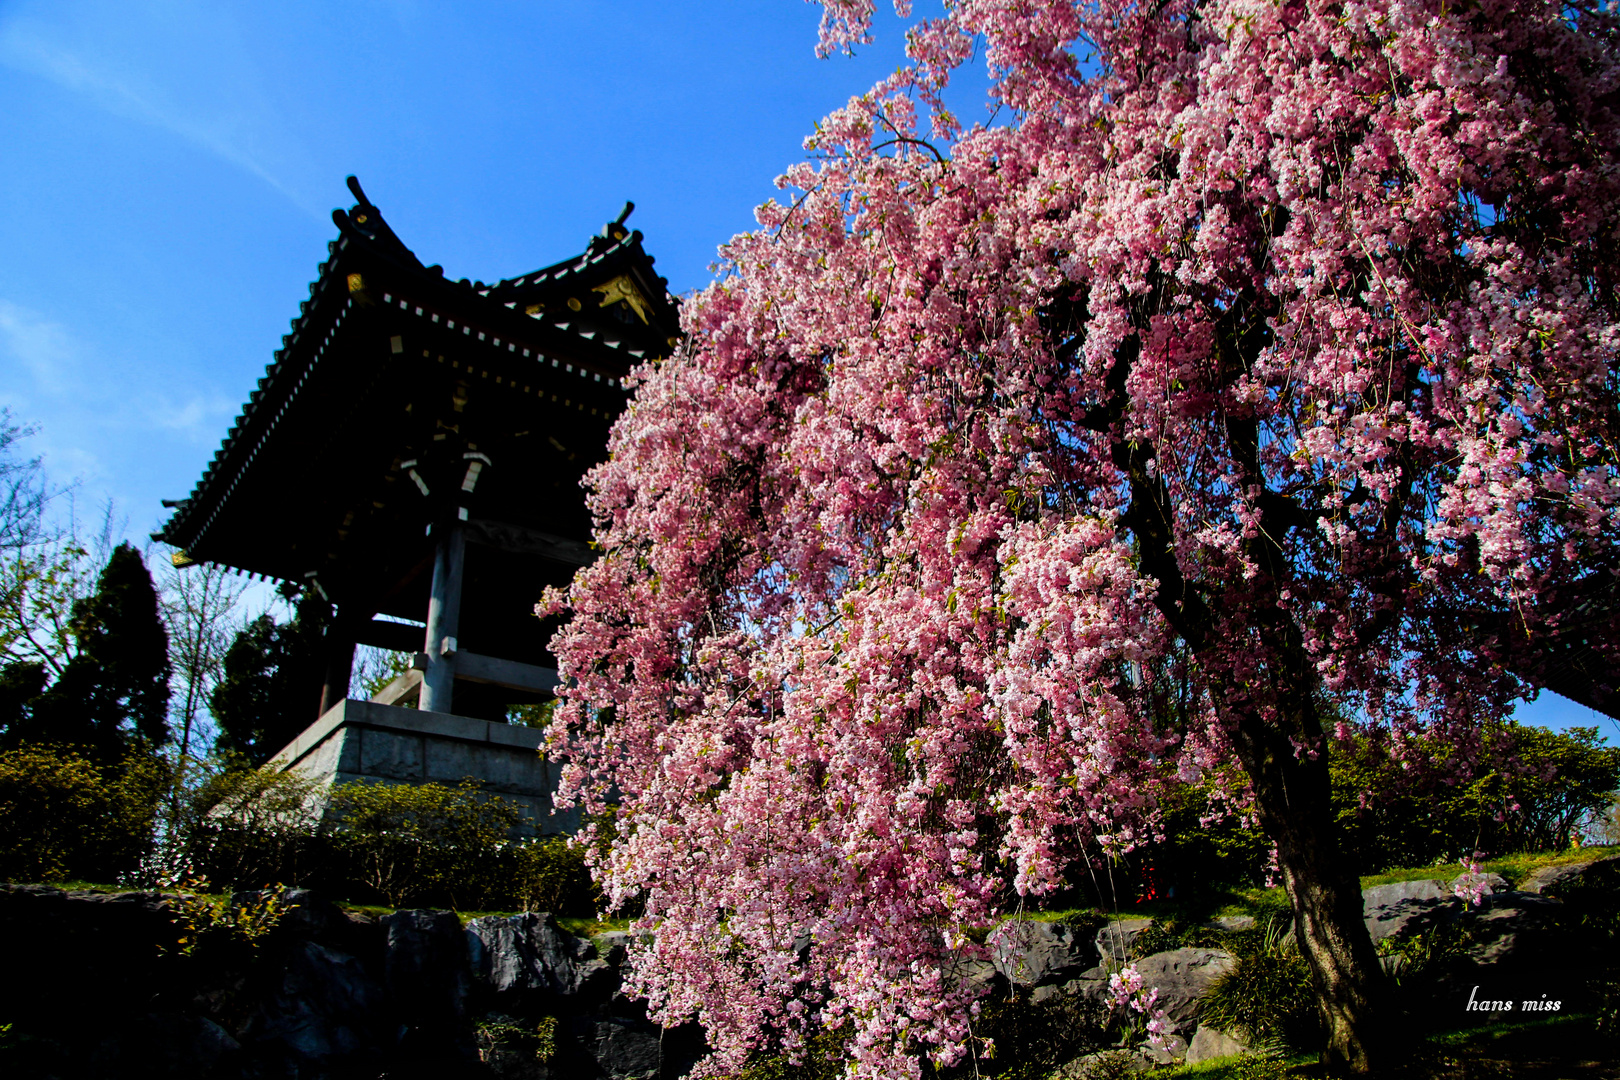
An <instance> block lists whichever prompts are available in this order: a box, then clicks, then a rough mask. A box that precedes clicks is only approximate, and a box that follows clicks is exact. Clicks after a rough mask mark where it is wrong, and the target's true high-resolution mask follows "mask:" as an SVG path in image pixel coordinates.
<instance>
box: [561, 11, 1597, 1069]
mask: <svg viewBox="0 0 1620 1080" xmlns="http://www.w3.org/2000/svg"><path fill="white" fill-rule="evenodd" d="M825 7H826V10H827V15H828V19H827V22H826V23H825V30H826V34H827V35H828V36H827V37H826V39H825V41H824V44H825V45H826V46H827V47H838V46H840V45H845V44H848V43H851V42H858V41H860V40H862V39H863V37H864V35H865V34H866V33H867V27H868V21H869V19H870V17H871V13H872V3H871V0H838V2H836V3H834V2H832V0H829V2H828V3H826V5H825ZM1617 34H1620V29H1617V26H1616V22H1615V19H1614V17H1613V16H1612V14H1610V13H1609V12H1607V11H1606V10H1602V9H1599V8H1596V7H1585V6H1582V5H1580V4H1573V5H1572V4H1569V3H1552V2H1520V0H1511V2H1510V0H1476V2H1472V3H1456V2H1454V0H1353V2H1344V0H1332V2H1328V0H1280V2H1272V0H1267V2H1265V3H1258V2H1255V0H1169V2H1167V3H1163V4H1155V5H1144V4H1137V3H1134V2H1131V0H1094V2H1087V3H1073V2H1066V0H1019V2H1017V3H1013V2H1009V0H950V2H949V3H947V5H946V14H945V15H944V16H943V17H942V18H939V19H934V20H931V21H926V22H923V23H920V24H919V25H918V26H916V27H915V28H914V30H913V32H912V34H911V36H910V38H909V49H910V54H911V57H912V63H911V65H910V66H908V67H906V68H905V69H903V70H901V71H900V72H898V73H896V74H895V75H894V76H893V77H891V78H890V79H888V80H886V81H885V82H884V83H882V84H880V85H879V86H878V87H876V88H874V89H873V91H872V92H871V93H869V94H867V95H865V96H863V97H861V98H858V99H855V100H853V101H851V102H850V104H849V105H848V106H847V107H846V108H844V109H841V110H839V111H838V112H836V113H834V114H833V115H831V116H829V117H827V118H826V119H825V120H824V121H823V122H822V123H821V124H820V125H819V126H818V127H817V129H816V132H815V134H814V135H813V136H812V137H811V138H810V139H809V140H808V141H807V146H808V148H809V150H810V151H811V154H812V157H811V160H809V161H807V162H805V163H803V164H800V165H797V166H795V167H793V168H792V169H790V170H789V172H788V173H787V175H786V176H785V177H784V178H783V180H782V186H783V187H784V189H786V191H787V196H786V198H785V199H784V201H782V202H780V203H768V204H766V205H765V206H763V207H761V208H760V211H759V222H760V228H759V229H758V230H757V231H755V232H752V233H748V234H745V235H742V236H738V237H736V238H735V239H734V240H732V241H731V243H730V244H728V245H727V246H726V247H725V248H724V249H723V255H724V258H725V260H726V262H727V269H726V272H725V273H724V275H723V276H722V277H721V279H720V280H718V281H717V282H716V283H715V284H714V285H712V286H711V287H710V288H708V289H707V290H705V291H704V292H703V293H701V294H699V295H698V296H696V297H695V298H693V299H692V300H691V301H690V302H689V303H688V304H687V305H686V308H685V314H684V319H685V327H686V330H687V333H688V342H687V344H686V345H685V346H684V347H683V348H682V349H681V350H680V351H679V352H678V353H677V355H675V356H674V357H671V358H670V359H668V360H666V361H663V362H661V363H657V364H651V365H648V366H646V367H644V368H643V369H641V370H640V371H639V372H638V373H637V374H636V376H635V381H636V382H637V384H638V385H637V388H636V392H635V397H634V400H633V401H632V403H631V405H630V407H629V409H628V411H627V412H626V413H625V415H624V416H623V418H622V419H621V420H620V422H619V423H618V425H617V427H616V428H615V430H614V434H613V436H612V446H611V449H612V460H611V461H610V462H609V463H608V464H606V465H605V466H603V467H601V468H600V469H598V470H596V471H595V472H594V473H593V474H592V475H591V477H590V480H589V484H590V488H591V494H590V499H591V507H592V510H593V512H594V513H595V515H596V519H597V522H598V528H597V538H598V541H599V543H600V546H601V548H602V557H601V558H600V559H599V560H598V561H597V562H596V563H595V564H593V565H592V566H590V567H588V568H587V569H585V570H583V571H582V572H581V573H580V575H579V576H578V577H577V579H576V580H575V582H574V584H573V585H572V587H571V588H570V589H568V590H567V591H566V593H558V594H553V595H551V596H549V597H548V598H547V600H546V602H545V604H544V605H543V607H544V609H545V610H546V611H548V612H551V613H556V614H563V615H567V616H568V621H567V622H566V623H565V624H564V626H563V629H562V630H561V631H560V632H559V633H558V635H557V637H556V639H555V640H554V642H553V650H554V652H555V654H556V656H557V658H558V662H559V664H560V667H561V672H562V675H563V679H564V684H565V689H564V691H563V699H564V704H563V706H562V707H561V708H560V709H559V710H558V712H557V715H556V720H555V723H554V725H553V727H552V729H551V733H550V752H551V753H552V754H553V755H555V756H556V757H557V758H559V759H561V760H563V761H565V762H566V768H565V781H564V791H563V797H564V799H565V800H566V799H573V800H576V801H577V802H578V803H579V804H580V805H582V806H584V807H585V808H586V809H587V810H588V811H589V812H590V813H592V814H594V815H598V817H597V818H596V820H597V821H599V822H600V823H601V825H600V826H599V828H598V832H597V833H596V835H595V837H594V840H593V846H592V848H591V850H592V852H593V859H594V867H595V871H596V873H597V874H598V876H599V879H600V881H601V882H602V884H603V887H604V888H605V890H606V893H607V896H608V897H609V899H610V900H611V901H612V902H614V903H621V902H631V901H635V902H638V903H642V904H644V909H643V910H644V911H645V916H644V919H643V922H642V924H641V925H643V926H644V927H646V928H649V929H651V930H653V931H655V935H654V936H653V938H652V939H651V944H650V945H649V946H647V947H645V948H644V949H642V950H641V951H639V952H638V953H637V954H636V956H635V957H634V977H633V982H632V989H634V990H636V991H638V992H640V993H641V994H643V995H645V996H646V997H647V999H648V1000H649V1002H650V1004H651V1008H652V1015H653V1016H654V1017H655V1018H657V1019H659V1020H662V1021H665V1022H668V1023H676V1022H680V1021H683V1020H685V1019H688V1018H693V1017H695V1018H697V1019H699V1020H701V1021H702V1023H703V1024H704V1025H705V1026H706V1028H707V1030H708V1033H709V1038H710V1042H711V1045H712V1046H713V1048H714V1051H715V1052H714V1055H713V1057H712V1058H711V1060H710V1062H709V1064H708V1065H707V1066H706V1068H708V1069H710V1070H711V1071H715V1072H720V1071H724V1070H727V1069H731V1068H735V1067H736V1066H738V1065H739V1064H741V1063H742V1062H743V1061H745V1060H746V1058H747V1056H748V1055H749V1054H750V1053H752V1052H754V1051H756V1050H761V1049H769V1048H785V1049H786V1050H788V1051H789V1052H793V1051H795V1050H796V1049H798V1048H801V1047H802V1046H803V1045H804V1042H805V1040H806V1039H807V1038H808V1036H809V1035H811V1034H812V1033H814V1032H815V1031H817V1030H819V1029H823V1028H827V1027H832V1028H836V1029H839V1030H841V1031H843V1032H845V1033H847V1034H848V1036H849V1039H848V1043H847V1053H848V1055H849V1060H850V1063H851V1064H850V1067H851V1070H852V1074H853V1075H857V1076H866V1077H892V1076H904V1075H915V1074H916V1070H917V1065H916V1062H917V1060H918V1058H919V1057H920V1056H925V1055H926V1056H930V1057H932V1058H933V1059H934V1060H936V1061H939V1062H951V1061H955V1060H958V1059H959V1058H960V1056H961V1055H962V1054H963V1053H964V1051H965V1048H966V1047H967V1046H968V1045H969V1040H970V1039H971V1038H972V1021H973V1018H974V1015H975V1013H974V1010H975V1007H976V1006H975V1002H976V999H977V995H978V994H979V984H977V983H975V982H973V981H972V980H970V979H968V978H967V977H966V976H967V972H968V970H969V969H968V967H967V966H966V965H965V961H968V960H972V959H974V958H975V957H976V956H982V953H983V950H982V949H981V948H980V947H979V946H976V945H975V944H974V943H973V942H974V937H973V934H972V931H974V930H975V928H982V927H984V926H986V925H988V924H990V923H992V922H993V921H994V920H996V919H997V918H999V917H1000V916H1001V915H1002V914H1003V913H1004V912H1005V911H1006V910H1008V908H1009V907H1011V906H1013V905H1016V904H1017V903H1019V902H1020V901H1021V898H1023V897H1033V896H1038V895H1040V894H1042V893H1043V892H1045V891H1047V890H1050V889H1053V888H1055V887H1057V886H1059V885H1061V884H1063V883H1065V882H1066V881H1067V880H1068V877H1069V875H1071V874H1072V873H1074V872H1075V870H1076V868H1077V867H1078V866H1079V865H1080V862H1081V861H1083V860H1093V861H1096V860H1098V859H1100V858H1102V857H1103V856H1104V855H1106V854H1110V853H1118V852H1121V851H1126V850H1129V849H1131V848H1133V847H1135V846H1137V845H1139V844H1141V843H1144V842H1146V841H1149V840H1151V838H1152V837H1153V834H1154V832H1155V829H1156V818H1157V813H1158V806H1159V802H1160V798H1161V795H1162V793H1163V791H1164V789H1165V787H1166V785H1169V784H1178V783H1187V782H1204V781H1209V780H1210V779H1211V778H1222V777H1235V778H1236V782H1235V784H1234V785H1233V786H1232V787H1231V788H1229V789H1228V790H1226V791H1224V792H1222V793H1221V794H1222V795H1223V796H1224V797H1226V798H1228V799H1230V800H1232V801H1233V803H1234V804H1235V805H1248V803H1247V802H1246V800H1248V799H1249V798H1250V797H1251V795H1252V794H1253V792H1251V791H1248V790H1246V789H1245V780H1244V773H1243V771H1242V770H1240V769H1237V768H1234V767H1233V762H1234V760H1241V761H1242V762H1244V768H1248V767H1249V764H1250V763H1251V762H1253V761H1258V760H1267V761H1274V760H1276V757H1277V755H1275V754H1270V756H1269V757H1268V756H1267V754H1269V753H1270V752H1269V751H1267V752H1266V753H1265V754H1263V753H1261V751H1260V750H1257V749H1256V747H1262V749H1263V746H1262V744H1264V745H1267V746H1269V745H1270V744H1269V743H1265V739H1267V738H1270V737H1271V736H1272V735H1275V737H1276V739H1277V740H1278V745H1280V746H1282V747H1284V751H1283V756H1284V757H1288V758H1289V759H1290V760H1291V761H1297V762H1298V763H1301V764H1299V765H1298V768H1299V769H1301V770H1304V769H1306V768H1308V767H1309V765H1310V763H1311V762H1314V761H1317V760H1319V758H1320V756H1321V754H1322V753H1323V751H1324V750H1325V749H1326V747H1327V744H1328V742H1329V740H1331V738H1332V737H1333V730H1334V729H1333V724H1332V723H1331V722H1330V721H1328V720H1323V719H1322V709H1326V708H1327V706H1325V705H1324V706H1322V707H1321V708H1318V707H1317V706H1316V705H1314V704H1313V703H1316V702H1331V703H1332V709H1333V710H1334V711H1333V713H1332V715H1333V716H1337V717H1341V718H1343V719H1342V722H1341V725H1340V728H1339V730H1341V731H1349V730H1354V729H1356V728H1357V727H1363V728H1366V727H1372V726H1383V727H1385V728H1390V727H1393V728H1394V729H1395V730H1396V735H1397V740H1396V741H1397V744H1399V743H1400V738H1401V737H1402V735H1403V733H1411V732H1416V731H1420V730H1421V731H1424V732H1426V733H1427V734H1426V735H1425V737H1426V738H1427V737H1431V736H1440V737H1446V738H1451V737H1453V736H1454V737H1455V738H1456V739H1466V738H1468V737H1469V734H1470V732H1471V731H1472V730H1474V728H1475V727H1476V726H1477V724H1478V723H1479V722H1480V721H1481V720H1482V719H1488V718H1490V717H1491V716H1494V715H1499V714H1500V713H1501V712H1502V711H1503V710H1504V709H1505V708H1506V706H1507V703H1508V702H1510V701H1511V700H1512V699H1513V698H1514V696H1515V695H1516V694H1517V693H1518V692H1519V691H1520V690H1521V689H1522V684H1521V682H1520V680H1519V678H1518V676H1516V675H1515V674H1513V670H1524V666H1525V665H1526V664H1532V665H1533V664H1534V662H1535V657H1534V655H1533V650H1531V654H1530V655H1527V651H1526V648H1525V645H1524V643H1525V642H1526V641H1533V640H1534V635H1535V634H1536V633H1539V632H1541V631H1543V630H1551V629H1556V627H1557V626H1558V624H1559V621H1560V620H1561V619H1563V618H1565V617H1567V613H1568V612H1569V611H1570V610H1572V606H1571V605H1572V601H1573V599H1574V598H1578V597H1581V596H1584V595H1589V594H1590V593H1591V591H1592V590H1593V588H1594V585H1593V583H1594V581H1596V580H1597V578H1598V577H1599V576H1601V575H1603V574H1612V571H1613V568H1614V567H1616V566H1620V558H1617V554H1620V553H1617V551H1616V544H1617V540H1616V538H1617V537H1620V462H1617V448H1616V445H1615V440H1616V432H1615V426H1614V416H1615V410H1616V402H1617V395H1620V389H1617V383H1620V380H1617V376H1616V356H1617V351H1620V322H1617V310H1616V308H1617V304H1616V298H1615V296H1616V294H1615V290H1616V285H1617V274H1616V263H1615V259H1616V252H1617V251H1620V217H1617V215H1620V149H1617V148H1620V63H1617V61H1616V46H1615V41H1616V39H1617ZM975 56H979V57H982V58H984V60H986V61H987V62H988V64H989V66H990V70H991V73H992V77H993V80H994V82H993V85H994V93H995V95H996V96H997V98H998V99H999V102H1000V104H1001V106H1002V112H1001V114H1000V119H1001V120H1002V121H1004V122H1001V123H998V124H997V125H996V126H993V127H978V128H972V129H967V130H964V129H962V128H961V127H960V126H959V125H958V124H957V123H956V121H955V120H954V119H953V118H952V117H951V115H950V114H949V113H948V112H947V111H946V110H945V109H944V107H943V99H942V98H941V94H942V93H943V92H944V89H945V87H946V86H947V85H948V83H949V80H950V77H951V73H952V72H953V71H954V70H956V69H957V68H958V67H959V66H960V65H961V64H963V63H966V62H968V61H969V59H970V58H972V57H975ZM1086 58H1089V59H1086ZM1608 581H1609V578H1602V580H1601V581H1599V582H1598V584H1604V583H1607V582H1608ZM1607 640H1610V641H1613V640H1616V637H1615V635H1614V634H1613V633H1609V634H1608V637H1607ZM1413 745H1416V744H1413ZM1243 755H1248V756H1247V757H1244V756H1243ZM1290 755H1291V757H1290ZM1460 756H1461V757H1466V754H1464V755H1460ZM1291 767H1292V766H1291ZM1260 794H1262V795H1264V794H1265V792H1264V791H1261V792H1260ZM1261 803H1262V804H1263V803H1264V800H1263V799H1262V800H1261ZM1280 851H1281V858H1282V869H1283V871H1284V874H1285V876H1287V875H1288V874H1290V873H1293V872H1295V871H1294V870H1292V869H1291V867H1293V866H1295V865H1296V863H1295V862H1290V860H1297V859H1298V858H1299V856H1298V852H1297V850H1296V847H1294V846H1289V845H1282V846H1281V848H1280ZM1306 861H1307V862H1308V860H1306ZM1300 865H1303V863H1301V864H1300ZM1369 949H1370V946H1369Z"/></svg>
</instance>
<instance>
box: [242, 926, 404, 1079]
mask: <svg viewBox="0 0 1620 1080" xmlns="http://www.w3.org/2000/svg"><path fill="white" fill-rule="evenodd" d="M385 998H386V995H385V993H384V991H383V988H382V986H381V985H380V984H379V983H378V982H377V981H376V980H375V979H374V978H373V977H372V976H371V975H370V974H369V973H368V972H367V971H366V970H365V968H364V967H363V966H362V965H361V963H360V961H359V960H357V959H355V958H354V957H352V956H349V955H348V954H346V953H340V952H336V951H334V950H332V949H328V948H327V947H326V946H324V945H320V944H318V943H316V942H313V941H303V942H298V943H297V944H296V945H294V946H293V947H292V948H290V949H289V950H288V951H287V952H286V954H285V955H284V956H283V958H282V968H281V972H280V978H279V979H278V980H277V981H276V983H275V984H274V986H273V989H271V990H270V992H269V993H268V994H267V995H266V996H265V997H264V998H263V999H262V1000H261V1001H260V1003H259V1005H258V1007H257V1008H256V1009H255V1010H254V1012H253V1013H252V1014H251V1015H250V1016H249V1017H248V1019H247V1022H246V1024H245V1025H244V1028H243V1030H242V1031H241V1032H240V1033H239V1035H238V1038H239V1039H240V1040H241V1042H242V1043H243V1045H244V1046H246V1047H248V1048H249V1049H250V1050H251V1051H252V1052H253V1054H254V1056H255V1057H257V1058H260V1059H264V1058H270V1059H272V1060H273V1059H277V1058H290V1059H291V1060H293V1061H295V1062H299V1063H301V1064H302V1065H303V1067H304V1068H303V1070H302V1071H310V1067H311V1066H315V1067H316V1069H315V1071H319V1070H320V1069H324V1068H327V1067H329V1066H331V1065H332V1064H334V1063H337V1062H341V1061H343V1060H345V1059H358V1058H362V1057H371V1056H374V1055H376V1054H377V1053H379V1052H380V1051H382V1050H384V1049H386V1048H390V1047H391V1045H392V1043H393V1042H394V1036H395V1035H396V1034H397V1030H390V1026H389V1025H385V1024H384V1023H383V1022H381V1021H380V1020H379V1014H380V1013H381V1012H382V1011H383V1009H384V1005H385Z"/></svg>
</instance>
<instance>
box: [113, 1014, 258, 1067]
mask: <svg viewBox="0 0 1620 1080" xmlns="http://www.w3.org/2000/svg"><path fill="white" fill-rule="evenodd" d="M120 1041H121V1043H122V1045H121V1046H120V1047H119V1050H120V1056H121V1057H122V1059H123V1061H124V1062H125V1064H126V1066H127V1067H128V1070H129V1075H130V1076H207V1075H209V1074H210V1073H212V1072H214V1070H216V1069H219V1068H221V1066H222V1065H223V1064H224V1063H225V1062H226V1061H227V1059H229V1058H233V1057H235V1056H237V1055H238V1054H239V1053H240V1052H241V1049H242V1047H241V1044H239V1043H238V1042H237V1041H236V1040H235V1039H233V1038H231V1036H230V1034H229V1033H228V1032H226V1030H225V1029H224V1028H222V1027H220V1026H219V1025H218V1024H216V1023H214V1022H213V1021H212V1020H209V1019H208V1018H207V1017H204V1016H195V1015H192V1014H188V1013H152V1014H149V1015H147V1016H143V1017H141V1018H140V1021H139V1022H138V1023H136V1024H134V1025H131V1027H130V1029H129V1031H128V1033H127V1034H126V1036H125V1037H124V1038H123V1039H122V1040H120Z"/></svg>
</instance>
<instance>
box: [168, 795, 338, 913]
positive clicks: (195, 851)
mask: <svg viewBox="0 0 1620 1080" xmlns="http://www.w3.org/2000/svg"><path fill="white" fill-rule="evenodd" d="M324 801H325V791H324V789H323V787H322V785H321V784H320V783H319V782H318V781H316V780H313V779H311V778H310V777H307V776H304V775H303V774H301V773H296V772H283V771H281V770H279V769H275V768H262V769H227V770H226V771H224V772H220V773H215V774H213V775H211V776H207V777H206V778H204V779H203V780H202V782H201V783H200V784H198V785H197V787H196V788H195V789H194V790H193V791H192V792H190V793H189V797H188V798H187V799H185V800H184V802H183V803H182V809H181V812H180V814H179V815H178V820H177V822H176V827H177V832H178V834H179V836H178V838H177V839H178V842H179V845H180V846H181V847H182V848H183V849H184V850H185V852H186V853H187V857H188V863H187V868H188V870H189V871H190V872H193V873H195V874H197V875H199V876H201V877H204V878H206V879H207V880H209V881H213V882H216V883H219V884H222V885H228V886H231V887H234V888H239V889H240V888H257V887H262V886H265V885H268V884H269V883H271V882H272V881H290V882H293V883H295V884H303V883H304V882H305V881H306V880H307V879H309V878H310V877H312V876H318V875H319V872H320V870H321V869H322V867H321V865H320V864H321V862H322V861H323V860H322V854H323V853H322V852H321V850H320V844H319V843H318V835H319V829H320V822H321V809H322V806H323V804H324ZM327 861H329V860H327Z"/></svg>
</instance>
